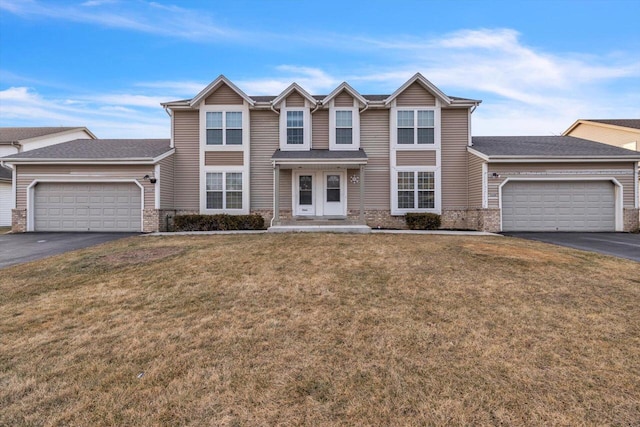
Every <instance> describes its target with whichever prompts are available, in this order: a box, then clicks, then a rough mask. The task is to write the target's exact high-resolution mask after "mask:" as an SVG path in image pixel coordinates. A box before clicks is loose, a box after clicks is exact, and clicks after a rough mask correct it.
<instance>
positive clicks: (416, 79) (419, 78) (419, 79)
mask: <svg viewBox="0 0 640 427" xmlns="http://www.w3.org/2000/svg"><path fill="white" fill-rule="evenodd" d="M414 83H418V84H420V86H422V87H423V88H425V89H426V90H428V91H429V92H431V93H432V94H434V95H435V97H436V98H438V99H440V101H442V102H444V103H445V105H449V104H451V102H452V99H451V98H449V97H448V96H447V95H445V94H444V92H442V91H441V90H440V89H438V88H437V87H436V85H434V84H433V83H431V82H430V81H429V80H427V79H426V78H425V77H424V76H423V75H422V74H420V73H416V74H414V75H413V77H411V78H410V79H409V80H407V81H406V82H405V84H403V85H402V86H400V87H399V88H398V90H396V91H395V92H393V93H392V94H391V95H389V97H388V98H387V99H386V100H385V102H384V103H385V105H389V104H390V103H391V101H393V100H394V99H396V98H397V97H398V95H400V94H401V93H402V92H404V91H405V89H406V88H408V87H409V86H411V85H412V84H414Z"/></svg>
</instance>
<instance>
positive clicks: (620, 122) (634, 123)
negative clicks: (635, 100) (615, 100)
mask: <svg viewBox="0 0 640 427" xmlns="http://www.w3.org/2000/svg"><path fill="white" fill-rule="evenodd" d="M580 124H593V125H596V126H602V127H611V126H617V127H621V128H626V130H628V131H630V132H635V133H640V119H580V120H576V121H575V123H573V124H572V125H571V126H569V129H567V130H566V131H564V133H563V135H568V134H569V133H571V131H572V130H574V129H575V128H576V127H578V125H580Z"/></svg>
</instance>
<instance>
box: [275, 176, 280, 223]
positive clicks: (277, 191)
mask: <svg viewBox="0 0 640 427" xmlns="http://www.w3.org/2000/svg"><path fill="white" fill-rule="evenodd" d="M273 174H274V177H273V187H274V188H273V195H274V196H273V198H274V201H273V218H274V220H273V223H274V224H275V225H278V224H280V165H276V167H275V169H274V170H273Z"/></svg>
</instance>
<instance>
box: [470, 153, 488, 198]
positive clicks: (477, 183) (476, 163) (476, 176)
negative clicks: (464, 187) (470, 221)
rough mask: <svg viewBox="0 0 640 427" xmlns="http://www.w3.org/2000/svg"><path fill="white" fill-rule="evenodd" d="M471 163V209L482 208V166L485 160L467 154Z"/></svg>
mask: <svg viewBox="0 0 640 427" xmlns="http://www.w3.org/2000/svg"><path fill="white" fill-rule="evenodd" d="M467 156H468V161H469V175H468V177H467V178H468V183H469V203H468V206H469V208H470V209H473V208H478V209H479V208H482V165H483V164H484V160H482V159H481V158H480V157H478V156H475V155H473V154H471V153H467Z"/></svg>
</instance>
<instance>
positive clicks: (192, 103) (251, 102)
mask: <svg viewBox="0 0 640 427" xmlns="http://www.w3.org/2000/svg"><path fill="white" fill-rule="evenodd" d="M222 83H225V84H226V85H227V86H229V87H230V88H231V90H233V91H234V92H235V93H237V94H238V95H240V97H241V98H242V99H244V101H245V102H246V103H248V104H249V105H251V106H253V105H254V104H255V101H254V100H253V99H251V98H250V97H249V96H248V95H247V94H246V93H244V92H243V91H241V90H240V89H239V88H238V87H237V86H236V85H234V84H233V83H232V82H231V80H229V79H228V78H226V77H225V76H224V75H222V74H220V75H219V76H218V78H217V79H215V80H214V81H212V82H211V83H209V84H208V85H207V87H205V88H204V89H203V90H201V91H200V93H199V94H197V95H196V96H195V97H193V98H192V99H191V101H189V106H190V107H195V106H196V105H198V104H199V103H200V102H201V101H203V100H204V99H205V98H206V97H207V96H208V95H209V94H210V93H211V92H213V91H214V90H215V89H217V88H218V87H219V86H220V85H221V84H222ZM169 104H170V103H167V104H166V105H169Z"/></svg>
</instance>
